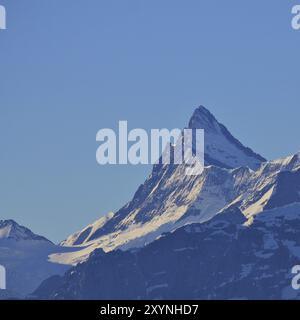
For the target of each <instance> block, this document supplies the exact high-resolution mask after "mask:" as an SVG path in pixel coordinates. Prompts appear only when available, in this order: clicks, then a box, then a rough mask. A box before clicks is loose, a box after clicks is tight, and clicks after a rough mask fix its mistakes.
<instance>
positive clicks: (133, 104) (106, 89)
mask: <svg viewBox="0 0 300 320" xmlns="http://www.w3.org/2000/svg"><path fill="white" fill-rule="evenodd" d="M298 2H299V4H300V0H299V1H298ZM0 4H2V5H5V6H6V10H7V27H8V29H7V30H6V31H0V148H1V149H0V218H2V219H8V218H12V219H15V220H16V221H17V222H19V223H21V224H24V225H26V226H28V227H30V228H32V229H33V231H35V232H37V233H40V234H43V235H45V236H47V237H49V238H50V239H51V240H53V241H58V240H62V239H63V238H65V237H66V236H67V235H69V234H70V233H72V232H74V231H76V230H78V229H81V228H82V227H84V226H85V225H86V224H88V223H90V222H92V221H94V220H96V219H97V218H99V217H100V216H101V215H102V214H104V213H107V212H108V211H114V210H116V209H118V208H119V207H121V206H122V205H123V204H124V203H125V202H127V201H128V200H129V199H130V198H131V197H132V195H133V193H134V191H135V190H136V189H137V186H138V185H139V184H140V183H142V182H143V180H144V178H145V176H146V174H147V173H148V172H149V169H150V168H149V167H140V166H139V167H131V166H117V167H101V166H99V165H97V163H96V160H95V152H96V148H97V144H96V141H95V135H96V132H97V131H98V130H99V129H101V128H104V127H109V128H115V127H116V126H117V123H118V121H119V120H128V121H129V126H130V127H132V128H135V127H141V128H146V129H150V128H161V127H167V128H174V127H183V126H185V125H186V123H187V121H188V119H189V117H190V115H191V113H192V111H193V109H194V108H195V107H196V106H197V105H200V104H203V105H205V106H207V107H208V108H209V109H210V110H211V111H212V112H213V113H214V114H215V115H216V117H217V118H218V119H219V120H221V121H222V122H223V123H225V124H226V125H227V127H228V128H229V129H230V130H231V131H232V133H233V134H234V135H236V136H237V137H238V138H239V139H240V140H241V141H242V142H243V143H244V144H246V145H248V146H250V147H252V148H253V149H254V150H255V151H257V152H259V153H261V154H262V155H263V156H265V157H267V158H277V157H281V156H285V155H287V154H291V153H295V152H297V151H298V150H299V149H300V144H299V136H300V126H299V119H300V96H299V84H300V81H299V74H300V31H294V30H293V29H292V28H291V23H290V21H291V8H292V6H293V5H294V4H297V0H295V1H288V0H284V1H283V0H264V1H261V0H255V1H254V0H252V1H248V0H247V1H246V0H227V1H224V0H219V1H212V0H188V1H186V0H180V1H179V0H118V1H116V0H85V1H83V0H22V1H20V0H0Z"/></svg>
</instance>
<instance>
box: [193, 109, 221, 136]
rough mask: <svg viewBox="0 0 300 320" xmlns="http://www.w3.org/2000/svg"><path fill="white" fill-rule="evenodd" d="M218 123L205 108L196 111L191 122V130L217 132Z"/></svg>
mask: <svg viewBox="0 0 300 320" xmlns="http://www.w3.org/2000/svg"><path fill="white" fill-rule="evenodd" d="M217 124H218V121H217V120H216V118H215V117H214V115H213V114H212V113H211V112H210V111H209V110H208V109H206V108H205V107H204V106H202V105H201V106H199V107H197V108H196V109H195V111H194V113H193V115H192V117H191V119H190V121H189V128H190V129H204V130H216V129H217Z"/></svg>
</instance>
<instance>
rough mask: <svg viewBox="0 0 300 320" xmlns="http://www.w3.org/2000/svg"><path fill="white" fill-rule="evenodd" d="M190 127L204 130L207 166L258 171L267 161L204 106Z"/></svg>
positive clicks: (195, 115) (190, 122) (197, 109)
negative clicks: (245, 144) (237, 137)
mask: <svg viewBox="0 0 300 320" xmlns="http://www.w3.org/2000/svg"><path fill="white" fill-rule="evenodd" d="M188 127H189V128H190V129H203V130H204V141H205V162H206V165H217V166H220V167H224V168H237V167H241V166H244V167H249V168H251V169H257V168H258V166H259V165H260V164H261V162H265V161H266V159H265V158H263V157H262V156H261V155H259V154H257V153H255V152H253V151H252V150H251V149H250V148H247V147H245V146H244V145H243V144H242V143H241V142H240V141H239V140H238V139H236V138H235V137H234V136H233V135H232V134H231V133H230V132H229V130H228V129H227V128H226V127H225V126H224V125H223V124H222V123H220V122H218V120H217V119H216V118H215V116H214V115H213V114H212V113H211V112H210V111H209V110H208V109H207V108H205V107H204V106H202V105H201V106H199V107H198V108H196V110H195V111H194V113H193V115H192V117H191V119H190V121H189V125H188Z"/></svg>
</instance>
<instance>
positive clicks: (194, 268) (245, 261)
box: [0, 107, 300, 299]
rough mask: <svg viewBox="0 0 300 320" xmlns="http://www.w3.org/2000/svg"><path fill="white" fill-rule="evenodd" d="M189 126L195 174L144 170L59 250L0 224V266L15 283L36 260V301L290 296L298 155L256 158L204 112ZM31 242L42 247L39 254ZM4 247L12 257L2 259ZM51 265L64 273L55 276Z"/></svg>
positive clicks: (298, 202)
mask: <svg viewBox="0 0 300 320" xmlns="http://www.w3.org/2000/svg"><path fill="white" fill-rule="evenodd" d="M189 127H190V128H200V129H204V130H205V168H204V171H203V172H202V174H201V175H198V176H188V175H186V174H185V169H186V166H185V165H174V164H173V165H172V164H171V165H161V164H157V165H154V166H153V170H152V173H151V174H150V176H149V177H148V178H147V180H146V181H145V183H144V184H143V185H141V186H140V187H139V188H138V190H137V192H136V193H135V195H134V197H133V199H132V200H131V201H130V202H129V203H128V204H126V205H125V206H124V207H123V208H121V209H120V210H119V211H117V212H115V213H110V214H108V215H106V216H104V217H102V218H101V219H99V220H98V221H96V222H94V223H92V224H90V225H89V226H87V227H86V228H84V229H83V230H82V231H79V232H77V233H75V234H73V235H71V236H70V237H69V238H68V239H66V240H65V241H64V242H62V243H61V246H59V247H58V246H55V245H53V244H52V243H50V242H49V241H48V240H46V239H45V238H43V237H40V236H36V235H34V234H33V233H31V232H30V231H29V230H28V229H26V228H23V227H20V226H18V225H16V224H14V223H12V222H10V221H6V222H2V227H0V264H3V265H5V263H6V265H7V266H8V267H9V264H7V261H8V262H9V257H11V259H12V261H11V266H12V268H15V261H18V263H19V269H18V270H17V272H16V274H18V275H22V277H24V273H23V274H22V272H21V271H22V268H24V266H26V268H25V270H28V272H29V274H28V278H27V280H26V281H27V282H26V283H27V285H28V283H29V282H30V279H31V277H32V276H33V272H32V270H33V264H36V262H34V263H33V264H32V263H31V261H40V263H41V267H39V268H38V270H46V271H47V272H48V273H51V275H53V276H52V277H50V278H47V279H46V280H45V281H44V282H43V283H42V284H41V285H40V286H39V288H38V289H37V290H36V291H35V293H34V295H35V296H36V297H37V298H40V299H44V298H46V299H140V298H143V299H187V298H190V299H281V298H283V299H298V298H300V295H299V293H298V292H297V291H296V290H293V289H292V287H291V279H292V277H293V275H292V274H291V269H292V267H293V266H294V265H296V264H300V253H299V252H300V240H299V236H298V234H299V227H300V153H297V154H295V155H292V156H288V157H286V158H282V159H278V160H272V161H266V160H265V159H264V158H262V157H261V156H260V155H258V154H256V153H254V152H253V151H252V150H251V149H249V148H246V147H244V146H243V145H242V144H241V143H240V142H239V141H238V140H237V139H235V138H234V137H233V136H232V135H231V134H230V133H229V131H228V130H227V129H226V128H225V126H224V125H222V124H220V123H219V122H218V121H217V120H216V119H215V117H214V116H213V115H212V114H211V113H210V112H209V111H208V110H207V109H205V108H204V107H199V108H197V109H196V111H195V112H194V114H193V116H192V118H191V120H190V122H189ZM7 241H8V242H9V246H8V245H6V242H7ZM33 242H34V243H37V244H38V245H37V248H39V246H40V245H41V244H43V245H45V247H47V248H49V250H45V249H43V250H41V251H40V252H41V255H39V254H38V252H39V250H38V249H37V248H36V247H34V246H33V245H32V243H33ZM26 244H28V249H27V248H24V247H26ZM5 246H7V248H9V250H10V251H7V252H13V254H12V255H9V254H8V253H7V256H6V257H5V259H3V254H4V253H5V251H3V250H4V249H3V248H5ZM14 246H15V247H14ZM11 248H13V250H15V251H11ZM119 249H121V250H119ZM20 252H22V254H21V255H20V254H19V253H20ZM30 253H31V254H32V255H33V256H34V258H31V257H30ZM36 257H38V259H36ZM19 258H20V261H21V262H19V260H18V259H19ZM39 258H40V259H39ZM1 259H2V261H3V263H1ZM22 259H23V260H22ZM48 259H49V261H47V260H48ZM45 261H46V262H47V266H49V268H50V269H47V268H46V267H45V265H44V264H45ZM78 262H82V263H78ZM38 263H39V262H38ZM26 264H29V265H28V266H27V265H26ZM60 264H65V265H68V264H73V265H74V267H73V268H71V269H70V270H69V271H67V272H66V274H65V275H64V276H62V277H61V276H59V274H61V269H59V270H58V271H57V272H56V271H55V270H54V268H56V267H58V268H67V267H66V266H61V265H60ZM47 272H44V273H43V274H42V275H41V277H40V279H41V278H43V279H42V280H44V279H45V278H46V277H45V275H46V273H47ZM19 277H20V276H19ZM21 280H22V278H19V279H18V281H21ZM34 285H35V287H36V283H35V284H34ZM16 287H17V286H16ZM26 290H27V292H28V288H27V287H26ZM26 290H23V292H24V293H25V292H26Z"/></svg>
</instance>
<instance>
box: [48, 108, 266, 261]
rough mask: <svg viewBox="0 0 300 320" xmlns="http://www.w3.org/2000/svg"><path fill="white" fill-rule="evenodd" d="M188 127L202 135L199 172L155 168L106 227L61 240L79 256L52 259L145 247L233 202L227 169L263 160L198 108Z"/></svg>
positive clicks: (255, 164)
mask: <svg viewBox="0 0 300 320" xmlns="http://www.w3.org/2000/svg"><path fill="white" fill-rule="evenodd" d="M189 128H191V129H196V128H199V129H204V131H205V165H206V168H205V170H204V172H203V174H201V175H199V176H188V175H186V174H185V169H186V167H185V166H184V165H172V164H171V165H162V164H157V165H154V167H153V170H152V173H151V175H150V176H149V177H148V178H147V180H146V181H145V183H144V184H143V185H141V186H140V187H139V188H138V190H137V192H136V193H135V195H134V197H133V199H132V200H131V201H130V202H129V203H128V204H126V205H125V206H124V207H123V208H121V209H120V210H119V211H117V212H116V213H115V214H114V215H113V216H111V217H110V218H109V219H106V221H105V223H102V220H101V221H100V220H99V222H96V223H95V224H94V225H97V224H98V225H99V228H98V229H96V228H91V226H89V227H87V228H85V229H84V230H82V231H80V232H78V233H76V234H75V235H71V236H70V237H69V238H68V239H66V240H65V241H64V242H63V245H65V246H74V245H76V246H85V248H84V249H83V250H82V256H80V254H79V253H78V254H76V255H74V256H73V257H71V256H70V255H69V256H65V257H61V256H59V257H57V256H53V257H52V259H53V261H59V260H60V259H64V261H65V262H69V263H76V262H78V261H82V260H83V259H85V258H86V257H87V256H88V254H89V253H90V252H92V251H93V250H94V249H95V248H103V249H104V250H105V251H110V250H113V249H115V248H118V247H122V248H129V247H133V246H141V245H145V244H146V243H149V242H151V241H153V240H154V239H155V238H156V237H158V236H160V235H161V233H162V232H166V231H171V230H174V229H176V228H177V227H179V226H181V225H183V223H191V222H194V221H197V222H199V221H206V220H208V219H210V218H211V217H213V215H215V214H216V213H217V212H218V211H219V210H221V209H222V208H223V207H224V206H226V205H227V204H228V203H230V202H231V201H233V200H234V199H235V197H236V196H237V195H238V193H237V192H236V191H235V190H233V184H235V181H234V179H233V177H232V172H231V171H230V168H235V167H241V166H246V167H248V168H251V169H256V168H257V167H259V165H260V164H261V162H263V161H265V159H264V158H263V157H261V156H260V155H258V154H256V153H254V152H253V151H252V150H251V149H249V148H246V147H244V146H243V145H242V144H241V143H240V142H239V141H238V140H237V139H235V138H234V137H233V136H232V135H231V134H230V133H229V131H228V130H227V129H226V127H225V126H224V125H222V124H221V123H219V122H218V121H217V120H216V119H215V117H214V116H213V115H212V114H211V113H210V112H209V111H208V110H207V109H205V108H204V107H202V106H201V107H199V108H197V109H196V110H195V112H194V114H193V116H192V117H191V119H190V121H189ZM201 199H204V200H203V201H201ZM195 202H196V204H195ZM195 216H196V218H195ZM189 218H190V219H191V221H189ZM100 222H101V223H100ZM92 229H93V232H92V233H91V230H92ZM86 246H89V248H86ZM83 257H84V258H83Z"/></svg>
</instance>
